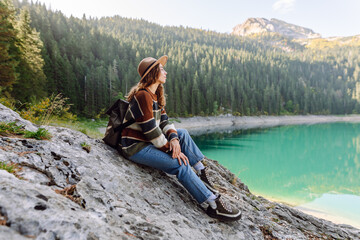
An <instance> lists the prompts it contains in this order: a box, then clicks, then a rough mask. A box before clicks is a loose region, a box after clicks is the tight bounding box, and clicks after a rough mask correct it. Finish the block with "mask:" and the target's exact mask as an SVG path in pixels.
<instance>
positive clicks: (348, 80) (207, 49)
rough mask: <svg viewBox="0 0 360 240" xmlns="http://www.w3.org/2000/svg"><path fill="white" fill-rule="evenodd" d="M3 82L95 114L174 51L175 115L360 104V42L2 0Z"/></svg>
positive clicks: (17, 94) (8, 90) (6, 88)
mask: <svg viewBox="0 0 360 240" xmlns="http://www.w3.org/2000/svg"><path fill="white" fill-rule="evenodd" d="M0 3H1V5H0V13H1V18H0V21H1V25H0V26H1V31H0V51H1V54H0V77H1V81H0V90H1V94H2V95H6V96H9V97H12V98H15V99H17V100H19V101H20V102H30V101H36V100H39V99H41V98H42V97H44V96H49V95H50V94H52V93H62V94H63V95H64V96H66V97H68V98H69V99H70V102H71V103H72V104H73V107H72V110H73V111H74V113H76V114H81V115H85V116H89V117H92V116H95V115H97V114H98V113H99V112H101V111H102V110H104V109H106V108H107V107H108V106H109V105H110V104H111V103H112V102H113V101H114V100H115V99H117V98H119V97H122V96H124V95H126V93H127V91H129V89H130V88H131V86H132V85H134V84H136V83H137V82H138V81H139V76H138V73H137V65H138V63H139V62H140V61H141V59H143V58H144V57H147V56H152V57H155V58H158V57H160V56H162V55H168V56H169V61H168V63H167V65H166V71H167V72H168V75H167V83H166V84H165V91H166V93H167V95H168V98H167V106H166V108H167V112H168V113H169V115H170V116H192V115H216V114H219V113H232V114H234V115H255V114H271V115H279V114H308V113H312V114H346V113H360V104H359V100H360V74H359V73H360V47H359V45H358V44H357V45H346V46H338V45H335V46H331V47H324V48H322V47H318V48H315V47H311V48H308V47H306V46H304V45H302V44H300V43H298V42H294V41H291V40H290V39H287V38H285V37H281V36H279V35H276V34H267V35H262V36H256V37H238V36H233V35H228V34H220V33H216V32H212V31H206V30H201V29H192V28H184V27H163V26H160V25H157V24H153V23H149V22H147V21H144V20H134V19H127V18H122V17H119V16H114V17H106V18H101V19H97V18H87V17H86V16H85V15H84V16H83V18H82V19H79V18H74V17H66V16H64V15H63V14H62V13H61V12H59V11H52V10H49V9H46V7H45V6H44V5H41V4H39V3H29V2H27V1H25V0H24V1H22V2H19V1H18V0H15V1H14V3H13V4H14V6H15V8H14V9H13V10H11V9H12V8H11V6H9V5H11V4H9V1H4V0H1V1H0Z"/></svg>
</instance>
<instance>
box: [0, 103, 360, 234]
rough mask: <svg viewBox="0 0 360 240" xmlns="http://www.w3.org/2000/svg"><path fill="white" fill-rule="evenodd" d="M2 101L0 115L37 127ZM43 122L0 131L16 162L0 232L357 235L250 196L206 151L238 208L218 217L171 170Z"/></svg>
mask: <svg viewBox="0 0 360 240" xmlns="http://www.w3.org/2000/svg"><path fill="white" fill-rule="evenodd" d="M0 108H1V109H2V110H1V112H0V119H3V120H2V121H16V122H17V123H21V124H22V123H24V124H27V127H28V128H29V129H30V128H37V126H35V125H33V124H31V123H29V122H26V121H25V120H23V119H21V118H20V117H19V116H18V115H17V114H16V113H14V112H12V111H11V110H9V109H5V107H3V106H2V105H0ZM3 110H4V111H3ZM42 127H43V126H42ZM45 128H46V129H47V130H48V131H49V132H50V133H51V135H52V136H53V137H52V139H51V140H34V139H22V138H9V137H0V159H1V161H4V162H7V163H10V162H12V163H16V164H18V166H20V167H22V169H21V170H20V171H18V172H17V174H16V176H15V175H14V174H11V173H8V172H6V171H5V170H0V219H3V222H5V223H4V224H1V220H0V239H28V238H29V237H30V238H35V239H135V238H139V239H224V240H225V239H226V240H228V239H264V238H267V239H268V238H270V237H271V238H273V239H308V238H310V237H314V236H315V237H317V238H318V239H326V237H328V238H329V239H331V238H339V239H360V238H359V236H360V230H358V229H355V228H353V227H351V226H347V225H336V224H333V223H331V222H329V221H325V220H321V219H317V218H314V217H312V216H309V215H307V214H304V213H302V212H299V211H298V210H295V209H293V208H291V207H289V206H286V205H282V204H278V203H275V202H271V201H269V200H267V199H265V198H262V197H257V196H254V195H253V194H251V192H250V191H249V189H248V188H247V186H246V185H245V184H244V183H242V182H241V180H240V179H238V178H235V176H234V174H232V173H231V172H229V171H228V170H227V169H226V168H224V167H223V166H221V165H220V164H218V162H216V161H214V160H211V159H206V161H205V164H206V165H207V166H208V167H209V168H210V170H211V171H209V173H210V176H211V177H212V178H213V179H214V180H216V184H217V185H218V186H219V191H220V192H221V194H222V195H223V196H224V197H225V198H227V199H228V200H229V201H230V202H231V204H233V205H235V206H236V207H238V208H240V209H241V210H242V213H243V215H242V218H241V220H239V221H237V222H233V223H224V222H219V221H218V220H214V219H212V218H210V217H208V216H207V215H206V214H205V213H204V212H203V210H202V209H201V208H200V207H199V206H198V204H197V203H196V201H195V200H194V199H193V198H192V197H191V195H190V194H189V193H188V192H187V191H186V190H185V189H184V188H183V187H182V186H181V185H180V184H179V183H178V181H177V179H176V177H174V176H169V175H167V174H165V173H163V172H161V171H158V170H155V169H152V168H148V167H145V166H141V165H137V164H134V163H132V162H131V161H129V160H126V159H124V158H123V157H121V156H119V154H118V153H117V152H116V151H115V150H114V149H112V148H110V147H109V146H107V145H105V144H104V143H103V142H102V141H101V140H96V139H92V138H89V137H88V136H86V135H85V134H83V133H80V132H77V131H73V130H70V129H66V128H56V127H49V126H46V127H45ZM83 142H85V143H87V144H88V145H90V146H91V151H90V152H89V153H88V152H87V151H85V150H84V149H82V147H81V143H83ZM4 219H5V220H4Z"/></svg>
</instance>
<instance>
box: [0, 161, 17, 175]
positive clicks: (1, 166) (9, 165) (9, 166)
mask: <svg viewBox="0 0 360 240" xmlns="http://www.w3.org/2000/svg"><path fill="white" fill-rule="evenodd" d="M0 169H1V170H5V171H7V172H9V173H14V172H15V169H16V165H15V164H13V163H5V162H2V161H0Z"/></svg>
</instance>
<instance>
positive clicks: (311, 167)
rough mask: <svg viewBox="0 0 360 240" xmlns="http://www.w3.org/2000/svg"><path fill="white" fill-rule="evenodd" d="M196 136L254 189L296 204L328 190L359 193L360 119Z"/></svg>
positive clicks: (208, 153) (209, 153) (205, 149)
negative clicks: (354, 122) (352, 121)
mask: <svg viewBox="0 0 360 240" xmlns="http://www.w3.org/2000/svg"><path fill="white" fill-rule="evenodd" d="M194 140H195V142H196V143H197V144H198V146H199V147H200V149H201V150H202V151H203V153H204V154H205V155H206V156H207V157H209V158H212V159H216V160H218V161H219V162H220V163H221V164H222V165H224V166H226V167H227V168H228V169H230V170H231V171H232V172H233V173H234V174H236V175H238V177H239V178H240V179H242V181H243V182H245V184H247V185H248V186H249V188H250V191H252V192H254V193H256V194H259V195H263V196H266V197H269V198H273V199H277V200H279V201H283V202H287V203H290V204H295V205H300V204H305V203H309V202H311V201H314V200H315V199H316V198H319V197H321V196H323V195H324V194H325V193H329V192H332V193H337V194H350V195H357V196H360V184H359V183H360V172H359V170H360V124H352V123H332V124H315V125H298V126H283V127H274V128H268V129H247V130H237V131H233V132H225V133H211V134H207V135H202V136H195V137H194ZM357 208H358V209H360V202H358V204H357ZM358 220H359V222H360V216H359V219H358Z"/></svg>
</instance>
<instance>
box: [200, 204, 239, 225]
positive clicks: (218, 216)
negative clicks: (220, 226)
mask: <svg viewBox="0 0 360 240" xmlns="http://www.w3.org/2000/svg"><path fill="white" fill-rule="evenodd" d="M209 208H210V207H209ZM209 208H208V209H207V210H206V213H207V215H209V216H210V217H212V218H216V219H219V220H221V221H224V222H234V221H237V220H239V219H240V218H241V215H242V214H241V212H240V213H239V215H233V217H232V216H231V215H227V216H225V215H221V213H218V212H217V211H216V210H213V209H211V210H210V209H209Z"/></svg>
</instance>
